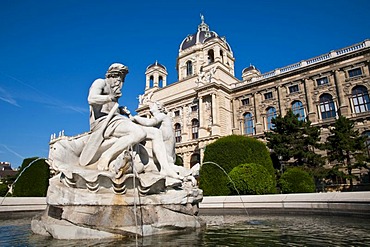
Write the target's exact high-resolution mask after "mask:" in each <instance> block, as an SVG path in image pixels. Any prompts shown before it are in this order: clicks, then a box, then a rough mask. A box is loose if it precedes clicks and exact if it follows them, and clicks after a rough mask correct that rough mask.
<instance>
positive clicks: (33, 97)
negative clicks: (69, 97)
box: [0, 71, 88, 114]
mask: <svg viewBox="0 0 370 247" xmlns="http://www.w3.org/2000/svg"><path fill="white" fill-rule="evenodd" d="M0 73H1V74H3V75H4V76H6V77H8V78H10V79H12V80H14V81H16V82H18V83H20V84H22V85H24V86H26V87H28V88H29V89H31V90H32V92H33V94H31V93H29V92H28V93H27V96H25V97H22V99H23V100H28V101H32V102H37V103H41V104H44V105H46V106H49V107H53V108H57V109H64V110H68V111H73V112H78V113H81V114H84V113H86V112H88V108H87V107H80V106H74V105H70V104H67V103H66V102H63V101H61V100H58V99H56V98H54V97H52V96H50V95H48V94H46V93H43V92H41V91H40V90H38V89H37V88H35V87H33V86H31V85H29V84H28V83H26V82H24V81H22V80H19V79H18V78H15V77H14V76H11V75H8V74H6V73H4V72H2V71H0ZM14 98H15V97H14V96H13V97H12V95H11V94H9V93H8V92H7V91H6V90H4V89H2V88H0V100H3V101H5V102H7V103H9V104H12V105H15V106H18V107H19V105H18V103H17V101H16V100H15V99H14Z"/></svg>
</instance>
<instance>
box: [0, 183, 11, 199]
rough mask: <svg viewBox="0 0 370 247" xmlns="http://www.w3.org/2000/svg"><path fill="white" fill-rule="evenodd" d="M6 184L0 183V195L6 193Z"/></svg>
mask: <svg viewBox="0 0 370 247" xmlns="http://www.w3.org/2000/svg"><path fill="white" fill-rule="evenodd" d="M8 190H9V188H8V185H7V184H0V196H2V197H4V196H5V195H6V193H8Z"/></svg>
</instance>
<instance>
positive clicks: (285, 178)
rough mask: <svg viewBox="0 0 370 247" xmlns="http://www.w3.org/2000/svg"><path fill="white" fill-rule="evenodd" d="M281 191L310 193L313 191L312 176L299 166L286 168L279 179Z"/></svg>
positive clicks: (313, 182)
mask: <svg viewBox="0 0 370 247" xmlns="http://www.w3.org/2000/svg"><path fill="white" fill-rule="evenodd" d="M279 185H280V188H281V192H282V193H287V194H288V193H312V192H315V181H314V179H313V177H312V176H311V175H310V174H309V173H308V172H306V171H303V170H302V169H301V168H298V167H293V168H289V169H287V170H286V171H285V172H284V173H283V175H282V176H281V177H280V179H279Z"/></svg>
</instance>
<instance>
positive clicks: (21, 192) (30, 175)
mask: <svg viewBox="0 0 370 247" xmlns="http://www.w3.org/2000/svg"><path fill="white" fill-rule="evenodd" d="M36 159H37V158H27V159H24V160H23V163H22V166H21V169H20V173H21V172H22V171H23V170H24V169H26V167H27V166H28V165H29V164H30V163H31V162H34V161H35V160H36ZM20 173H19V174H20ZM49 177H50V170H49V165H48V164H47V163H46V162H45V160H43V159H40V160H37V161H35V162H34V163H33V164H32V165H31V166H29V167H28V168H27V169H26V170H24V172H23V173H22V175H21V176H20V177H19V178H18V181H17V182H16V183H15V185H14V191H13V196H24V197H32V196H36V197H38V196H40V197H42V196H46V192H47V189H48V186H49Z"/></svg>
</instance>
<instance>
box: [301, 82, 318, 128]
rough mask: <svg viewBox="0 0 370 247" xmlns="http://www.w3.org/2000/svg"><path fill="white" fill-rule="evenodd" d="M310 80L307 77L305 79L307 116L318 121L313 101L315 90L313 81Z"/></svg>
mask: <svg viewBox="0 0 370 247" xmlns="http://www.w3.org/2000/svg"><path fill="white" fill-rule="evenodd" d="M309 82H310V80H308V79H307V78H304V79H303V86H304V94H305V96H306V105H307V118H308V119H309V120H310V121H311V122H312V123H315V122H317V115H316V109H315V106H314V105H313V102H312V93H313V91H314V85H313V83H312V82H313V81H312V80H311V83H309ZM310 84H311V85H310Z"/></svg>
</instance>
